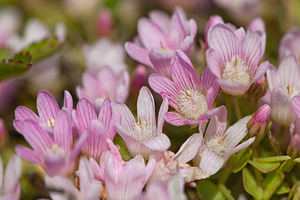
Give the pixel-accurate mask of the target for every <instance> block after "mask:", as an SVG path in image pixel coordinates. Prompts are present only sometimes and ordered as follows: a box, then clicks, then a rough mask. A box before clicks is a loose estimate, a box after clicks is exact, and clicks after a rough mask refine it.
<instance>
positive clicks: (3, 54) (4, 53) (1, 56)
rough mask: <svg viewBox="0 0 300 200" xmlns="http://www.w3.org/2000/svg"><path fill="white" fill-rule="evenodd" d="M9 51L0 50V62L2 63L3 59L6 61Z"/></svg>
mask: <svg viewBox="0 0 300 200" xmlns="http://www.w3.org/2000/svg"><path fill="white" fill-rule="evenodd" d="M10 53H11V52H10V50H9V49H5V48H3V49H0V61H3V60H4V59H7V58H9V57H10Z"/></svg>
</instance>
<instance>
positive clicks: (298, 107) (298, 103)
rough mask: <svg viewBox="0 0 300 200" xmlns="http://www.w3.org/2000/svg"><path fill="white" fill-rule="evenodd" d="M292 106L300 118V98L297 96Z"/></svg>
mask: <svg viewBox="0 0 300 200" xmlns="http://www.w3.org/2000/svg"><path fill="white" fill-rule="evenodd" d="M291 105H292V108H293V109H294V111H295V113H296V114H297V116H298V117H299V118H300V96H295V97H294V98H293V99H292V102H291Z"/></svg>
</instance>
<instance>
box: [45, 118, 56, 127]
mask: <svg viewBox="0 0 300 200" xmlns="http://www.w3.org/2000/svg"><path fill="white" fill-rule="evenodd" d="M54 125H55V120H54V119H53V118H51V119H49V120H48V121H47V126H48V127H50V128H54Z"/></svg>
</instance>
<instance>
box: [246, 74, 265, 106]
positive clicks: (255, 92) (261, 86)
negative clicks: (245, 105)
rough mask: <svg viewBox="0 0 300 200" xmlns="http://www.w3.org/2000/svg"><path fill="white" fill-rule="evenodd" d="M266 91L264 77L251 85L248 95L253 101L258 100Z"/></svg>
mask: <svg viewBox="0 0 300 200" xmlns="http://www.w3.org/2000/svg"><path fill="white" fill-rule="evenodd" d="M267 91H268V82H267V79H266V77H265V76H263V77H262V78H260V79H259V80H258V81H256V82H255V83H253V84H252V85H251V87H250V89H249V90H248V95H249V96H250V97H251V98H254V100H259V99H260V98H261V97H263V96H265V94H266V93H267Z"/></svg>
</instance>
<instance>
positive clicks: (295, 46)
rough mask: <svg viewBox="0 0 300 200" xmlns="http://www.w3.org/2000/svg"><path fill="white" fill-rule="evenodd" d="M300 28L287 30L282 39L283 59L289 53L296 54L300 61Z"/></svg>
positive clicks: (280, 50)
mask: <svg viewBox="0 0 300 200" xmlns="http://www.w3.org/2000/svg"><path fill="white" fill-rule="evenodd" d="M299 45H300V30H299V28H292V29H291V30H290V31H289V32H287V33H286V34H285V35H284V36H283V38H282V39H281V41H280V46H279V58H280V60H282V59H283V58H285V57H286V56H288V55H289V54H294V56H295V57H296V58H297V61H298V62H299V59H300V48H299Z"/></svg>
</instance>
